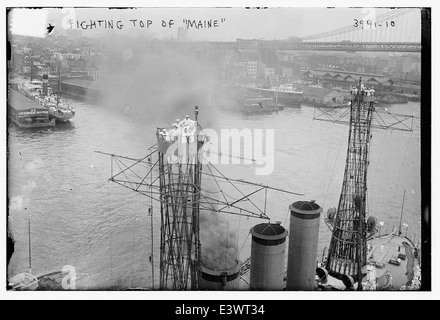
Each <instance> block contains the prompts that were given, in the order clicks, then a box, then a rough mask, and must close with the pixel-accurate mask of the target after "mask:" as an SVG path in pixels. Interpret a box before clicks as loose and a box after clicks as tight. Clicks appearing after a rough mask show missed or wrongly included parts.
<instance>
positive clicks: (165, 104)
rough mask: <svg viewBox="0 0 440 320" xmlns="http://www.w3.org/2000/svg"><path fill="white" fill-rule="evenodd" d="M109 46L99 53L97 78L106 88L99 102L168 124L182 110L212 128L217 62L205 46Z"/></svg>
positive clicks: (216, 84)
mask: <svg viewBox="0 0 440 320" xmlns="http://www.w3.org/2000/svg"><path fill="white" fill-rule="evenodd" d="M126 41H131V42H130V43H128V44H126V45H124V46H120V47H115V46H113V47H110V48H108V50H107V51H106V52H105V53H104V54H103V58H102V59H103V62H102V64H103V67H104V70H105V71H104V74H105V77H104V78H103V79H102V80H101V81H100V82H98V83H99V85H100V86H101V88H103V90H105V94H104V96H103V99H102V101H101V104H102V105H104V106H105V107H107V108H111V109H113V110H117V111H123V110H124V109H125V108H127V107H129V115H130V116H132V117H134V118H136V119H139V120H141V121H144V122H148V123H154V124H156V125H157V126H161V125H163V126H166V125H168V122H174V120H175V119H176V118H179V119H182V118H184V117H185V115H186V114H188V115H190V117H191V118H193V117H194V107H195V106H196V105H197V106H198V107H199V111H200V113H199V117H200V120H201V122H202V123H203V125H204V127H210V128H212V127H213V125H214V120H215V119H216V115H215V108H214V107H213V106H212V105H213V103H212V100H213V99H216V101H215V102H216V103H218V101H217V99H220V97H221V96H220V95H218V94H217V93H218V91H219V90H220V89H221V83H219V81H217V78H218V68H217V69H216V63H215V62H213V61H211V60H210V59H209V57H207V54H206V53H205V52H196V51H194V50H191V49H185V48H184V47H179V46H176V47H174V46H173V45H170V44H166V43H153V42H144V43H136V42H134V40H126Z"/></svg>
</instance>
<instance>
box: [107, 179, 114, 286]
mask: <svg viewBox="0 0 440 320" xmlns="http://www.w3.org/2000/svg"><path fill="white" fill-rule="evenodd" d="M107 197H108V201H107V204H108V208H107V211H108V212H109V214H110V184H107ZM108 225H109V232H110V278H111V287H112V288H113V245H112V242H113V232H112V226H111V214H110V215H109V219H108Z"/></svg>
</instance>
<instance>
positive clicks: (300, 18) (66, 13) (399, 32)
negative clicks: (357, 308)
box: [11, 2, 421, 42]
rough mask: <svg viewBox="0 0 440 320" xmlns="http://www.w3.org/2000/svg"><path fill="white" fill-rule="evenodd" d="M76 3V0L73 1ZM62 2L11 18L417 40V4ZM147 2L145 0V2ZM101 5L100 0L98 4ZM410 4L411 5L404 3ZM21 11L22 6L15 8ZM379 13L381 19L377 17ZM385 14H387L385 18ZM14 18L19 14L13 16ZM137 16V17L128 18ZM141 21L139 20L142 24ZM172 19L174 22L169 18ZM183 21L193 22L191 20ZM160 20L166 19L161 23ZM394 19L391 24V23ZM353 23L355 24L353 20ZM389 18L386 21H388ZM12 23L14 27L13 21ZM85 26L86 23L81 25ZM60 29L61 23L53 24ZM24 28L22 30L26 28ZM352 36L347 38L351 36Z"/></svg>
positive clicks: (173, 33) (124, 27)
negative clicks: (116, 5) (369, 25)
mask: <svg viewBox="0 0 440 320" xmlns="http://www.w3.org/2000/svg"><path fill="white" fill-rule="evenodd" d="M75 3H76V2H75ZM75 3H74V4H72V5H68V6H65V7H64V9H54V8H50V7H48V8H47V9H45V10H43V11H45V12H47V13H48V14H47V16H46V19H44V18H43V19H42V20H40V19H36V18H35V15H40V14H41V13H42V10H31V9H15V10H16V11H15V12H14V11H13V12H14V13H13V15H12V16H15V13H17V16H18V15H19V16H24V18H22V20H20V21H23V20H24V21H25V23H23V22H20V23H15V25H16V26H17V25H19V26H20V27H22V28H24V29H25V30H26V29H27V30H28V31H29V32H34V31H36V30H37V29H39V30H42V32H44V30H45V27H46V26H47V23H48V22H52V24H53V25H54V26H55V27H56V28H61V29H64V30H65V29H75V28H79V30H81V31H82V35H83V36H95V35H97V34H102V33H105V32H106V31H108V29H107V28H105V22H101V27H99V21H98V20H110V21H113V22H114V24H116V22H117V21H120V24H119V26H120V27H121V28H120V29H118V28H117V27H116V26H115V25H114V27H113V30H114V31H115V32H117V33H119V34H121V35H127V36H138V35H145V36H148V37H154V38H158V39H169V38H171V37H173V38H176V37H177V29H178V28H179V27H183V28H186V29H188V37H189V39H191V40H196V41H198V40H210V41H235V40H236V39H237V38H243V39H265V40H282V39H288V38H289V37H292V36H293V37H301V36H308V35H314V34H317V33H322V32H327V31H331V30H335V29H338V28H343V27H347V28H349V29H350V30H354V31H356V32H351V33H349V34H344V36H340V37H335V36H334V39H332V40H335V41H342V40H351V41H369V39H373V40H374V39H378V41H394V42H400V41H410V42H419V41H420V24H421V20H420V10H418V9H414V8H413V11H412V12H408V13H406V14H405V15H401V16H398V17H397V16H395V15H396V12H397V13H399V12H400V13H402V10H405V8H404V7H403V8H402V7H398V8H395V9H390V8H380V7H377V8H374V7H373V8H350V7H338V8H326V7H307V6H304V7H288V6H285V7H280V6H278V7H277V6H271V7H268V8H266V9H261V8H250V9H246V8H244V7H227V8H220V7H204V8H202V7H199V6H197V5H194V6H191V7H188V6H187V7H184V6H183V7H182V6H180V7H179V6H178V5H176V7H159V6H158V7H150V8H148V7H145V5H142V4H140V5H139V6H137V7H133V8H129V7H127V5H125V9H112V10H110V9H109V8H108V6H109V5H106V6H103V7H101V8H97V7H86V8H84V7H82V8H81V7H80V5H78V6H77V5H76V4H75ZM146 3H148V2H146ZM97 5H99V2H98V4H97ZM406 10H409V9H406ZM18 11H20V12H18ZM381 17H383V18H382V19H380V18H381ZM388 17H389V18H388ZM368 19H370V20H372V21H379V20H380V21H379V22H382V24H381V26H380V27H379V26H377V27H376V29H375V30H371V29H370V30H362V28H361V25H360V21H366V20H368ZM12 20H13V21H16V20H17V19H12ZM131 20H136V21H131ZM141 21H142V23H143V25H142V24H141ZM170 21H172V24H170ZM187 21H191V22H193V25H192V26H191V25H190V24H189V23H185V22H187ZM205 21H211V22H212V23H213V24H214V22H215V21H216V22H217V23H216V26H215V27H214V26H212V27H210V28H206V27H204V26H203V23H204V22H205ZM31 22H32V23H33V22H41V26H40V27H39V28H38V27H34V26H33V25H30V23H31ZM92 22H95V23H96V25H97V27H96V28H93V29H90V27H87V25H90V24H91V23H92ZM199 22H201V23H202V26H203V27H199V28H196V27H195V25H196V24H197V25H198V23H199ZM163 23H165V24H164V25H163ZM391 23H394V26H391ZM356 24H357V26H356ZM386 24H388V26H386ZM11 28H12V29H14V28H13V27H11ZM83 28H87V29H83ZM57 30H60V29H57ZM25 32H26V31H25ZM350 37H351V38H350Z"/></svg>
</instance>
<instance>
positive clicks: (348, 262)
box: [314, 79, 414, 290]
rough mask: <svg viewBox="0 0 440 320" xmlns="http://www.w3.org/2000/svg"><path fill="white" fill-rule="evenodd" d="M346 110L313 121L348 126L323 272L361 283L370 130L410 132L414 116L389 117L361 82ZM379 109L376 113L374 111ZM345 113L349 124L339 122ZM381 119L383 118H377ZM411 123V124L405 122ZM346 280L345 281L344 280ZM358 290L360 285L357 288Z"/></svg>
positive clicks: (365, 229)
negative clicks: (336, 201)
mask: <svg viewBox="0 0 440 320" xmlns="http://www.w3.org/2000/svg"><path fill="white" fill-rule="evenodd" d="M350 99H351V102H350V108H349V110H347V111H346V112H344V113H342V115H340V116H339V117H337V118H335V117H334V115H333V114H331V112H328V111H325V110H323V109H320V108H317V109H318V110H320V111H321V113H320V114H318V115H316V114H315V115H314V119H315V120H322V121H329V122H333V123H344V124H345V123H348V124H349V137H348V148H347V158H346V164H345V171H344V180H343V184H342V190H341V195H340V198H339V204H338V208H337V210H336V214H335V217H334V219H333V218H330V217H329V219H328V220H326V223H327V224H328V225H329V227H330V228H331V230H332V237H331V240H330V246H329V250H328V255H327V258H326V260H325V268H326V269H327V270H328V272H329V274H330V275H332V276H334V277H336V278H338V279H342V280H345V279H344V278H345V277H351V278H352V279H353V281H357V282H358V283H361V282H362V281H361V280H362V276H363V274H362V267H363V266H365V265H366V262H367V261H366V260H367V241H366V240H367V238H368V234H367V227H366V214H367V213H366V203H367V202H366V200H367V171H368V165H369V149H370V140H371V138H372V135H371V128H381V129H390V128H391V129H394V130H402V131H412V124H413V118H414V116H409V115H401V114H391V113H389V112H388V111H387V110H386V109H384V108H382V107H380V106H379V105H377V104H376V102H375V100H376V99H375V95H374V90H371V89H369V90H367V89H365V88H364V86H363V84H362V81H361V79H359V84H358V86H357V87H356V88H354V89H352V90H351V97H350ZM377 109H379V110H377ZM347 112H348V113H349V121H348V122H347V121H346V120H343V119H344V117H345V116H347ZM381 114H382V115H384V117H382V116H381ZM408 120H411V124H410V125H408V124H407V123H406V122H407V121H408ZM348 279H349V278H348ZM358 289H359V290H361V289H362V287H361V285H358Z"/></svg>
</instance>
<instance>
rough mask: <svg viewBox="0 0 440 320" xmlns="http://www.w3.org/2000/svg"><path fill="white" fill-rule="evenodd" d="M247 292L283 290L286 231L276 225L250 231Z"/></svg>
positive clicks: (264, 225)
mask: <svg viewBox="0 0 440 320" xmlns="http://www.w3.org/2000/svg"><path fill="white" fill-rule="evenodd" d="M251 234H252V245H251V270H250V284H249V290H283V286H284V279H283V277H284V266H285V253H286V251H285V247H286V237H287V230H286V229H285V228H284V227H282V226H281V224H280V223H279V222H278V223H261V224H258V225H256V226H254V227H253V228H252V229H251Z"/></svg>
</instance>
